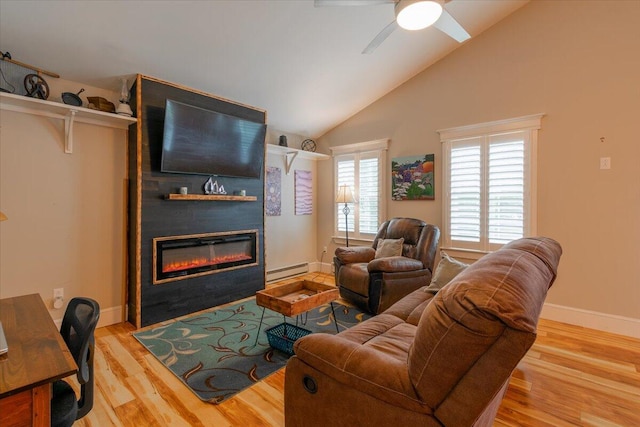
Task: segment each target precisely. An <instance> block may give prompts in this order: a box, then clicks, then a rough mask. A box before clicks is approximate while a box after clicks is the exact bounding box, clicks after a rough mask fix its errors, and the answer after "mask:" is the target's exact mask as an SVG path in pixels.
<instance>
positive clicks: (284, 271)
mask: <svg viewBox="0 0 640 427" xmlns="http://www.w3.org/2000/svg"><path fill="white" fill-rule="evenodd" d="M308 272H309V263H308V262H305V263H302V264H296V265H289V266H287V267H282V268H276V269H274V270H269V271H267V282H273V281H274V280H280V279H285V278H287V277H291V276H297V275H299V274H304V273H308Z"/></svg>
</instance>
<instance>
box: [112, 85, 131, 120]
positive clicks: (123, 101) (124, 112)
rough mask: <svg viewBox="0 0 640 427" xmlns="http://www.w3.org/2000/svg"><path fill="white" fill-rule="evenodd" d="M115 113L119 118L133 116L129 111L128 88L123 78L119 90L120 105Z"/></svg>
mask: <svg viewBox="0 0 640 427" xmlns="http://www.w3.org/2000/svg"><path fill="white" fill-rule="evenodd" d="M116 113H118V114H120V115H121V116H127V117H131V116H133V111H131V107H130V106H129V86H128V85H127V79H125V78H124V77H123V78H122V87H121V88H120V104H119V105H118V108H117V109H116Z"/></svg>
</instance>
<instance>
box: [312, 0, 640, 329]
mask: <svg viewBox="0 0 640 427" xmlns="http://www.w3.org/2000/svg"><path fill="white" fill-rule="evenodd" d="M381 48H382V49H384V45H383V46H382V47H381ZM639 52H640V2H637V1H601V2H597V1H589V2H573V1H533V2H531V3H530V4H528V5H527V6H525V7H524V8H522V9H520V10H518V11H517V12H515V13H514V14H513V15H511V16H510V17H508V18H507V19H506V20H504V21H503V22H501V23H499V24H497V25H496V26H494V27H493V28H490V29H489V30H487V31H486V32H485V33H484V34H481V35H478V36H476V37H474V38H472V39H471V40H470V41H469V42H467V43H466V44H465V45H463V46H462V47H460V48H459V49H458V50H457V51H455V52H454V53H453V54H451V55H449V56H448V57H446V58H444V59H443V60H441V61H440V62H438V63H437V64H435V65H434V66H432V67H430V68H429V69H427V70H426V71H424V72H422V73H421V74H419V75H417V76H416V77H414V78H413V79H411V80H409V81H408V82H406V83H405V84H403V85H402V86H400V87H398V88H397V89H396V90H394V91H392V92H391V93H389V94H388V95H386V96H385V97H383V98H381V99H380V100H378V101H377V102H375V103H374V104H372V105H370V106H369V107H367V108H366V109H365V110H363V111H361V112H360V113H358V114H356V115H355V116H354V117H352V118H351V119H349V120H347V121H346V122H345V123H343V124H341V125H340V126H338V127H337V128H335V129H334V130H332V131H331V132H329V133H327V134H326V135H324V136H323V137H322V138H321V139H320V140H319V142H320V146H321V150H322V151H323V152H328V147H329V146H335V145H342V144H348V143H354V142H360V141H367V140H372V139H379V138H390V139H391V147H390V152H389V154H390V157H399V156H405V155H421V154H426V153H435V154H436V169H437V171H436V174H441V172H442V165H441V163H440V160H441V158H442V156H441V153H442V151H441V146H440V142H439V136H438V134H437V132H436V130H438V129H443V128H448V127H453V126H460V125H468V124H474V123H480V122H486V121H492V120H499V119H506V118H512V117H518V116H523V115H528V114H535V113H546V116H545V117H544V118H543V120H542V129H541V131H540V134H539V144H538V182H537V185H538V224H537V226H538V234H540V235H545V236H549V237H553V238H555V239H557V240H558V241H559V242H560V243H561V244H562V246H563V249H564V255H563V257H562V260H561V264H560V274H559V278H558V280H557V282H556V284H555V286H554V288H552V290H551V291H550V294H549V297H548V299H547V301H548V302H549V303H551V304H556V305H558V306H563V307H569V308H571V309H576V310H574V315H575V316H579V315H580V313H581V312H582V311H588V312H595V313H601V314H603V315H605V316H604V317H603V318H604V319H605V320H606V318H607V316H608V315H611V316H608V317H609V318H615V317H616V316H623V317H625V318H626V320H630V321H631V324H632V325H635V327H636V328H637V326H638V325H640V323H633V322H635V321H636V320H638V319H640V160H639V159H640V137H639V136H638V123H639V121H640V54H639ZM601 137H605V142H604V143H603V142H601V141H600V138H601ZM603 156H607V157H611V162H612V168H611V170H599V158H600V157H603ZM440 176H441V175H440ZM319 178H320V180H322V181H323V182H331V180H332V165H331V164H330V162H325V163H324V164H321V165H320V166H319ZM439 182H442V180H441V179H440V180H439ZM386 185H390V183H389V179H387V184H386ZM319 191H320V192H319V198H320V200H321V201H322V200H325V201H327V203H326V204H325V205H324V206H322V207H321V210H320V213H319V215H320V216H319V221H318V224H319V228H318V242H319V243H318V245H321V243H320V242H322V241H324V240H326V239H328V238H330V236H331V230H332V224H333V219H332V215H333V209H332V208H333V205H332V204H330V203H328V201H329V200H331V198H332V197H333V196H332V191H333V190H332V188H331V187H330V186H326V187H325V188H321V189H320V190H319ZM436 191H437V192H439V193H438V194H437V195H436V201H433V202H417V201H416V202H391V201H389V202H388V216H389V217H392V216H415V217H418V218H422V219H424V220H426V221H428V222H432V223H435V224H441V222H442V214H441V209H442V206H441V200H442V198H441V194H442V187H439V186H438V183H436ZM331 252H332V248H331V249H330V253H331ZM575 319H577V317H576V318H575ZM577 323H578V322H577ZM591 326H597V325H591Z"/></svg>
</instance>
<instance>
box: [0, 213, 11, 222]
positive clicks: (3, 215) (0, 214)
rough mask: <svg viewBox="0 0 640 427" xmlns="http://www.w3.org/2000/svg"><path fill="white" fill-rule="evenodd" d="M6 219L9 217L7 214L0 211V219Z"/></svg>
mask: <svg viewBox="0 0 640 427" xmlns="http://www.w3.org/2000/svg"><path fill="white" fill-rule="evenodd" d="M8 219H9V218H7V216H6V215H5V214H4V213H2V212H0V221H6V220H8Z"/></svg>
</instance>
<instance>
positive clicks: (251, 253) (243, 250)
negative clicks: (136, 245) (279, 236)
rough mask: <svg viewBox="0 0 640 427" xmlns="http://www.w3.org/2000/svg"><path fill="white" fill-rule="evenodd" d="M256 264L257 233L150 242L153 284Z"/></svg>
mask: <svg viewBox="0 0 640 427" xmlns="http://www.w3.org/2000/svg"><path fill="white" fill-rule="evenodd" d="M253 265H258V230H240V231H231V232H224V233H206V234H191V235H186V236H169V237H157V238H155V239H153V283H154V284H156V285H157V284H161V283H166V282H172V281H175V280H182V279H186V278H189V277H197V276H203V275H205V274H213V273H218V272H221V271H228V270H234V269H238V268H244V267H250V266H253Z"/></svg>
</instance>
